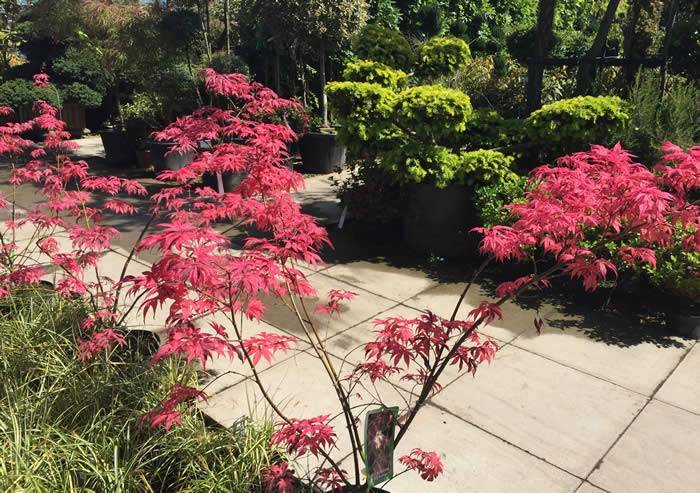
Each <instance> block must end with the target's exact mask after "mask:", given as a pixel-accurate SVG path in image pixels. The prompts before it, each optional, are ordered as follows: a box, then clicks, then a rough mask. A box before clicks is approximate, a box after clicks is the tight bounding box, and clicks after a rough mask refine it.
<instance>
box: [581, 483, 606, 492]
mask: <svg viewBox="0 0 700 493" xmlns="http://www.w3.org/2000/svg"><path fill="white" fill-rule="evenodd" d="M576 493H605V490H601V489H600V488H598V487H597V486H593V485H592V484H591V483H589V482H588V481H584V482H583V483H581V486H579V487H578V489H577V490H576Z"/></svg>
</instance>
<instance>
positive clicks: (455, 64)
mask: <svg viewBox="0 0 700 493" xmlns="http://www.w3.org/2000/svg"><path fill="white" fill-rule="evenodd" d="M470 55H471V53H470V51H469V45H468V44H467V43H465V42H464V40H462V39H459V38H453V37H436V38H432V39H430V40H428V41H426V42H425V43H423V44H422V45H421V47H420V52H419V54H418V66H417V69H416V71H417V73H418V74H420V75H421V76H423V77H432V78H434V77H439V76H441V75H450V74H453V73H455V72H456V71H457V70H459V69H461V68H464V67H465V66H466V65H467V62H468V61H469V57H470Z"/></svg>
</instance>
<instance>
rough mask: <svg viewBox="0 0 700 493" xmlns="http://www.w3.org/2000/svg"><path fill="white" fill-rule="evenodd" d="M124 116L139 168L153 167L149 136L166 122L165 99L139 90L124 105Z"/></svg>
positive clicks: (128, 136)
mask: <svg viewBox="0 0 700 493" xmlns="http://www.w3.org/2000/svg"><path fill="white" fill-rule="evenodd" d="M122 117H123V119H124V127H125V129H126V135H127V138H128V139H129V141H130V142H131V145H132V146H133V147H134V148H135V149H136V161H137V163H138V166H139V168H142V169H148V168H151V167H153V166H154V160H153V157H152V155H151V147H150V138H149V137H150V135H151V133H153V132H154V131H155V130H156V129H158V128H160V127H162V125H163V124H164V123H165V118H164V104H163V100H162V99H161V98H160V97H159V96H158V95H157V94H150V93H144V92H137V93H135V94H134V96H133V98H132V101H131V102H130V103H127V104H125V105H124V106H122Z"/></svg>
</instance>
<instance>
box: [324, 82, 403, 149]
mask: <svg viewBox="0 0 700 493" xmlns="http://www.w3.org/2000/svg"><path fill="white" fill-rule="evenodd" d="M327 92H328V99H329V101H330V104H331V106H332V108H333V111H334V113H335V116H336V118H337V119H338V123H340V128H339V129H338V135H339V137H340V139H341V140H342V141H343V142H344V143H345V144H346V145H347V146H348V149H349V150H350V151H351V152H357V154H362V151H363V148H365V147H369V146H371V145H374V146H383V145H387V143H388V142H390V141H392V140H393V139H394V138H395V137H396V136H397V129H396V128H395V127H393V125H392V122H391V115H392V110H393V105H394V102H395V99H396V95H395V93H394V92H393V91H392V90H390V89H388V88H386V87H382V86H380V85H379V84H370V83H368V82H331V83H330V84H328V88H327Z"/></svg>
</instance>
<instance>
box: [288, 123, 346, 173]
mask: <svg viewBox="0 0 700 493" xmlns="http://www.w3.org/2000/svg"><path fill="white" fill-rule="evenodd" d="M345 150H346V149H345V146H344V145H343V144H341V143H340V142H339V141H338V136H337V135H336V134H326V133H320V132H310V133H307V134H305V135H304V136H303V137H302V138H301V140H300V141H299V151H300V153H301V162H302V171H303V172H305V173H319V174H326V173H333V172H334V171H336V170H338V169H340V168H342V167H343V166H345Z"/></svg>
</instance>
